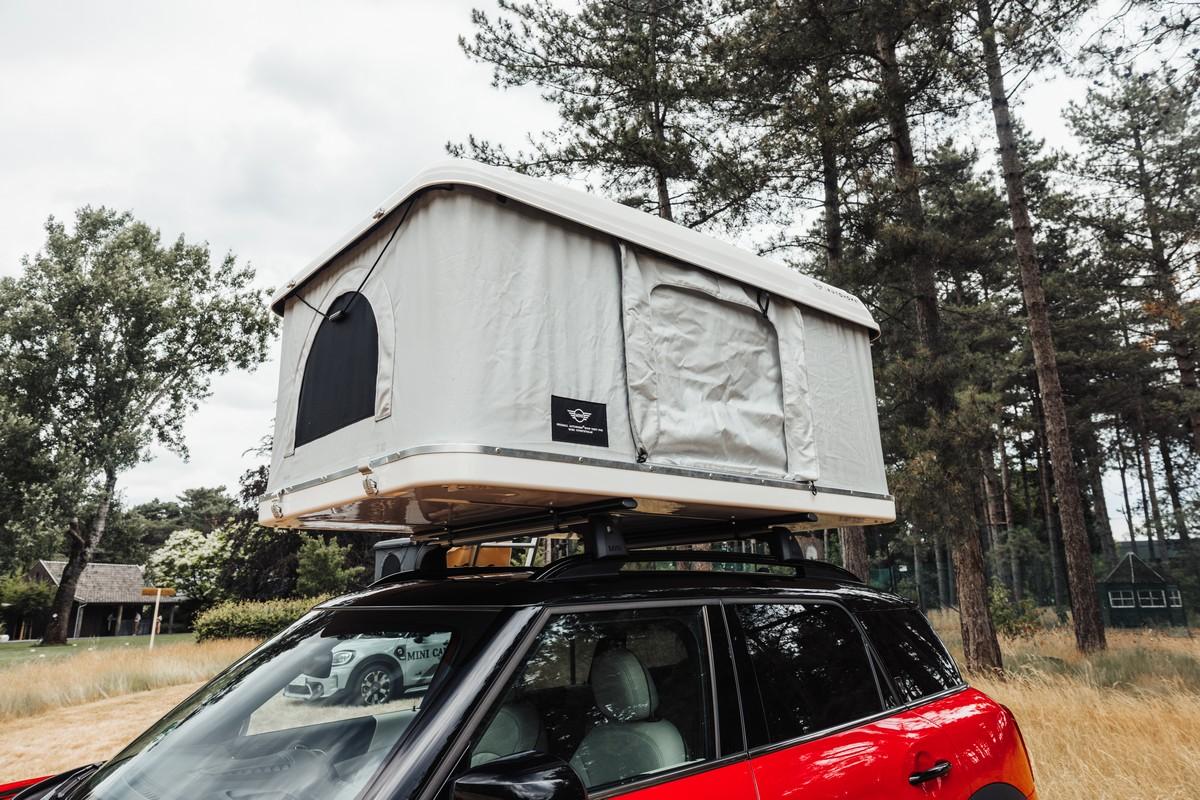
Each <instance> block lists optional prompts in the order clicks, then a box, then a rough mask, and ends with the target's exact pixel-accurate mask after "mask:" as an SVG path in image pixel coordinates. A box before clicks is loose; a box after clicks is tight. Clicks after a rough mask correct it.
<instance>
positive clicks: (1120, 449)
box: [1113, 427, 1137, 549]
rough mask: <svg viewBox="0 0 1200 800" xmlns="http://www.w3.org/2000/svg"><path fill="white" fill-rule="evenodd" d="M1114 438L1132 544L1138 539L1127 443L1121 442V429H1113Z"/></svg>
mask: <svg viewBox="0 0 1200 800" xmlns="http://www.w3.org/2000/svg"><path fill="white" fill-rule="evenodd" d="M1113 438H1114V439H1115V440H1116V445H1117V469H1118V471H1119V472H1120V475H1121V495H1122V497H1124V499H1125V524H1126V525H1127V526H1128V527H1129V541H1130V543H1131V544H1132V543H1134V542H1136V541H1137V539H1136V538H1135V536H1134V533H1135V531H1134V528H1133V506H1132V505H1131V504H1130V502H1129V481H1128V480H1127V479H1126V475H1125V473H1126V471H1127V470H1128V469H1129V462H1128V459H1126V457H1125V443H1124V442H1123V441H1122V440H1121V429H1120V427H1114V428H1113ZM1134 549H1136V548H1134Z"/></svg>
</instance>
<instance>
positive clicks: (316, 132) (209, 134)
mask: <svg viewBox="0 0 1200 800" xmlns="http://www.w3.org/2000/svg"><path fill="white" fill-rule="evenodd" d="M472 5H479V6H482V7H484V8H489V9H490V8H491V7H492V5H493V3H492V2H491V0H476V1H475V3H472V2H469V0H405V2H382V0H381V1H380V2H371V1H369V0H358V1H357V2H344V1H343V2H336V3H331V2H321V3H318V2H295V0H293V2H262V1H261V0H260V1H256V2H253V3H236V4H235V3H228V4H219V3H213V2H179V0H172V2H166V3H164V2H161V1H158V2H145V1H144V0H143V1H142V2H122V3H92V2H89V3H84V2H76V3H65V2H64V3H45V2H33V1H30V2H15V1H14V0H6V1H5V2H2V3H0V273H3V274H13V273H16V272H17V271H18V270H19V268H20V267H19V262H20V258H21V256H22V255H24V254H27V253H32V252H34V251H36V250H37V249H38V248H39V247H40V246H41V244H42V241H43V238H44V237H43V231H42V225H43V223H44V221H45V219H46V217H47V216H48V215H51V214H53V215H55V216H57V217H60V218H69V217H70V215H71V214H72V212H73V211H74V209H75V208H77V207H79V206H81V205H85V204H92V205H108V206H112V207H115V208H119V209H131V210H132V211H133V212H134V214H135V215H136V216H138V217H139V218H141V219H143V220H145V221H146V222H148V223H150V224H151V225H153V226H155V227H158V228H160V229H161V231H162V233H163V235H164V237H165V238H167V239H172V238H174V237H175V236H177V235H179V234H180V233H184V234H186V235H187V236H188V237H189V238H190V239H196V240H206V241H208V242H209V244H210V245H211V247H212V250H213V252H214V256H216V257H219V256H220V255H222V254H223V253H225V252H228V251H232V252H233V253H236V254H237V255H238V256H239V257H240V258H241V259H243V260H245V261H248V262H249V263H250V264H252V265H253V266H254V268H255V269H256V270H257V272H258V276H259V281H260V283H261V284H262V285H263V286H272V287H273V286H278V285H280V284H282V283H283V282H284V281H286V280H287V278H289V277H290V276H291V275H292V274H294V273H295V272H296V271H298V270H299V269H300V268H301V267H303V266H304V265H305V264H306V263H307V262H308V261H309V260H310V259H312V258H313V257H314V256H315V255H317V254H319V253H320V252H321V251H323V250H324V249H325V248H326V247H327V246H329V245H330V244H331V243H333V242H334V241H335V240H336V239H338V238H339V237H340V236H341V234H343V233H344V232H345V231H346V229H348V228H349V227H350V226H351V225H353V224H354V223H355V222H357V221H359V220H360V219H361V218H363V217H364V216H365V215H366V214H368V213H369V212H370V211H371V210H373V209H374V208H375V207H376V206H377V205H378V204H379V201H380V200H382V199H383V198H384V197H386V196H387V195H389V194H390V193H391V192H392V191H393V190H395V189H396V188H397V187H398V186H399V185H400V184H401V183H403V182H404V181H405V180H406V179H407V178H408V177H410V176H411V175H412V174H413V173H414V172H415V171H416V170H418V169H419V168H420V167H421V166H423V165H425V164H427V163H428V162H429V161H431V160H434V159H438V158H442V157H444V151H443V145H444V144H445V142H446V141H447V140H448V139H454V140H459V139H462V138H464V137H465V135H466V134H467V133H469V132H475V133H478V134H482V135H485V136H487V137H488V138H491V139H493V140H499V141H504V142H508V143H519V141H520V140H521V138H522V137H523V135H524V133H525V132H526V131H531V130H540V129H544V128H546V127H549V126H552V125H553V123H554V120H555V117H554V113H553V110H552V109H550V108H549V107H547V106H546V105H545V104H544V103H542V101H541V100H540V98H539V97H538V96H537V94H536V92H533V91H521V92H513V91H507V92H501V91H497V90H495V89H493V88H492V87H491V85H490V71H489V69H488V68H487V67H485V66H482V65H478V64H473V63H471V62H469V61H468V60H467V59H466V58H465V57H464V56H463V54H462V52H461V51H460V50H459V48H458V44H457V37H458V35H459V34H461V33H468V32H469V30H470V9H471V7H472ZM1079 95H1080V86H1079V84H1078V83H1077V82H1072V81H1068V80H1065V79H1053V80H1047V81H1042V82H1040V83H1033V84H1031V85H1030V86H1029V88H1028V89H1027V90H1026V92H1025V94H1024V98H1023V99H1024V107H1023V108H1022V115H1023V118H1024V120H1025V121H1026V123H1027V124H1028V125H1029V126H1030V127H1031V128H1032V129H1033V130H1034V131H1035V133H1037V134H1039V135H1041V136H1044V137H1046V138H1047V139H1048V141H1049V142H1050V143H1051V144H1052V145H1055V146H1069V139H1068V138H1067V135H1066V133H1065V131H1064V128H1063V125H1062V122H1061V119H1060V118H1059V115H1058V111H1059V109H1060V108H1061V106H1062V104H1063V102H1064V100H1065V99H1066V98H1068V97H1078V96H1079ZM936 135H937V134H936V133H935V134H933V136H936ZM918 138H920V134H919V135H918ZM923 143H926V142H918V144H923ZM927 143H928V144H929V145H930V146H932V145H934V144H936V142H935V141H928V142H927ZM273 349H274V348H273ZM277 377H278V369H277V365H276V362H275V360H274V358H273V359H272V360H271V361H270V362H268V363H266V364H264V365H263V366H262V367H260V368H259V369H258V370H256V371H255V372H253V373H246V372H238V373H233V374H230V375H225V376H221V377H218V378H217V379H215V380H214V382H213V395H212V397H211V399H209V400H208V401H206V402H205V403H204V404H203V405H202V407H201V408H200V411H199V412H198V413H197V414H195V415H194V416H193V417H192V418H190V419H189V420H188V422H187V426H186V432H187V442H188V446H189V448H190V451H191V459H190V461H188V462H184V461H183V460H181V459H180V458H178V457H177V456H174V455H172V454H170V453H165V452H161V451H155V453H154V457H153V459H152V460H151V461H150V462H148V463H146V464H144V465H141V466H139V467H137V468H136V469H134V470H132V471H130V472H128V473H126V474H125V475H123V476H122V478H121V484H120V487H121V491H122V492H123V494H124V496H125V498H126V500H127V501H128V502H131V503H137V502H141V501H144V500H148V499H151V498H153V497H161V498H168V497H173V496H175V495H177V494H179V492H181V491H183V490H184V489H186V488H189V487H193V486H218V485H224V486H226V487H228V488H229V489H230V490H231V491H232V490H234V489H235V488H236V485H237V480H238V477H239V476H240V475H241V473H242V472H243V471H244V470H245V469H247V468H248V467H250V466H253V465H254V464H256V463H257V461H256V459H255V457H254V456H252V455H245V454H244V453H245V451H246V450H248V449H249V448H251V447H253V446H254V445H255V444H256V443H257V442H258V441H259V440H260V439H261V438H262V437H263V436H264V435H266V434H267V433H268V431H269V428H270V423H271V420H272V418H273V416H274V401H275V388H276V381H277ZM1112 499H1113V500H1115V499H1116V498H1112ZM1110 505H1113V507H1114V515H1116V514H1117V513H1119V512H1118V511H1117V509H1116V503H1110ZM1114 522H1116V520H1114Z"/></svg>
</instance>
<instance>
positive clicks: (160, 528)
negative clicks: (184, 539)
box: [98, 486, 238, 564]
mask: <svg viewBox="0 0 1200 800" xmlns="http://www.w3.org/2000/svg"><path fill="white" fill-rule="evenodd" d="M237 513H238V505H237V502H236V501H235V500H234V499H233V498H232V497H230V496H229V495H228V493H226V491H225V487H224V486H218V487H216V488H207V487H199V488H195V489H187V490H185V491H184V492H183V493H182V494H181V495H179V498H178V499H177V500H166V501H163V500H158V499H155V500H151V501H149V502H146V503H141V504H140V505H136V506H134V507H132V508H125V507H124V506H123V505H122V504H119V503H118V504H116V506H115V507H114V508H113V510H112V512H111V515H110V519H109V523H108V530H107V532H106V533H105V534H104V541H103V542H102V544H101V545H100V547H99V548H98V553H99V554H100V555H101V556H102V557H103V558H104V559H105V560H106V561H113V562H118V563H131V564H141V563H144V562H145V561H146V559H147V558H148V557H149V555H150V553H151V552H152V551H153V550H155V549H156V548H159V547H161V546H162V545H163V543H164V542H166V541H167V537H168V536H169V535H170V534H171V533H172V532H174V531H178V530H193V531H199V532H200V533H206V534H207V533H212V532H213V531H215V530H217V529H226V528H228V526H229V525H230V524H231V523H232V522H233V521H234V519H235V518H236V516H237Z"/></svg>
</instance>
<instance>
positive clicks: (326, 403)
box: [296, 292, 379, 447]
mask: <svg viewBox="0 0 1200 800" xmlns="http://www.w3.org/2000/svg"><path fill="white" fill-rule="evenodd" d="M378 367H379V331H378V328H377V327H376V325H375V313H374V312H373V311H372V310H371V304H370V303H369V302H368V301H367V298H366V297H364V296H363V295H361V294H359V293H358V292H346V293H345V294H342V295H339V296H338V297H337V298H336V299H335V300H334V301H333V302H332V303H330V304H329V310H328V311H326V312H325V319H323V320H321V325H320V327H318V328H317V334H316V336H314V337H313V343H312V347H311V348H310V349H309V351H308V360H307V361H306V362H305V363H304V378H303V379H302V382H301V384H300V402H299V408H298V409H297V411H296V446H297V447H299V446H300V445H303V444H307V443H308V442H311V441H313V440H314V439H320V438H321V437H322V436H325V435H327V434H330V433H333V432H334V431H336V430H338V429H339V428H344V427H346V426H347V425H349V424H351V423H354V422H358V421H359V420H360V419H367V418H368V417H373V416H375V378H376V371H377V370H378Z"/></svg>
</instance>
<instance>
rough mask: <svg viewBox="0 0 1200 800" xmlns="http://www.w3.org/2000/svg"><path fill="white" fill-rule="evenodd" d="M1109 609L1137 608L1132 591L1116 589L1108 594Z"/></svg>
mask: <svg viewBox="0 0 1200 800" xmlns="http://www.w3.org/2000/svg"><path fill="white" fill-rule="evenodd" d="M1108 607H1109V608H1137V601H1136V600H1134V595H1133V590H1132V589H1114V590H1113V591H1111V592H1109V593H1108Z"/></svg>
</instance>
